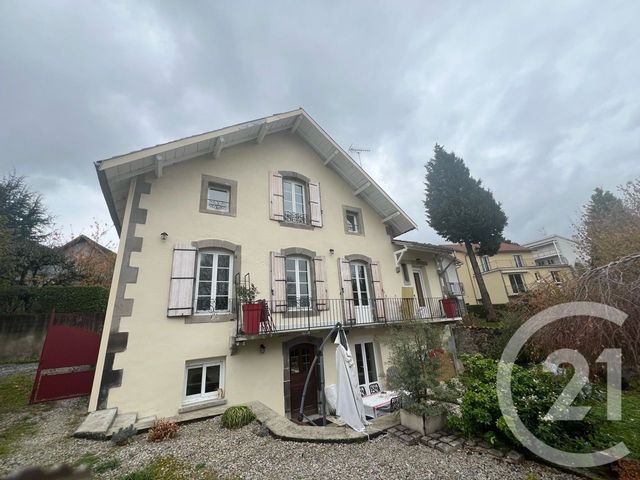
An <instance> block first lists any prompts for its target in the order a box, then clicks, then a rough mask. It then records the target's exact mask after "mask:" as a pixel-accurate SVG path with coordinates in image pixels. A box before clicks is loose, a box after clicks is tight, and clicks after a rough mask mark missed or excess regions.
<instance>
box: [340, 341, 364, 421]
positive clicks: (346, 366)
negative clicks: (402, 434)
mask: <svg viewBox="0 0 640 480" xmlns="http://www.w3.org/2000/svg"><path fill="white" fill-rule="evenodd" d="M334 343H335V344H337V345H338V347H337V348H336V369H337V383H336V390H337V400H336V415H337V416H338V417H340V418H341V419H342V421H343V422H345V423H346V424H347V425H349V426H350V427H351V428H353V429H354V430H355V431H356V432H362V431H364V427H365V425H368V422H367V418H366V417H365V414H364V405H363V403H362V395H360V387H359V384H358V372H357V369H356V364H355V362H354V360H353V357H352V356H351V350H349V344H348V343H347V339H346V336H345V334H344V331H343V330H342V328H341V329H340V330H338V334H337V335H336V339H335V342H334Z"/></svg>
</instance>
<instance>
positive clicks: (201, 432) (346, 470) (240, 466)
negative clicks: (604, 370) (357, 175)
mask: <svg viewBox="0 0 640 480" xmlns="http://www.w3.org/2000/svg"><path fill="white" fill-rule="evenodd" d="M85 411H86V399H73V400H64V401H59V402H56V403H55V404H53V406H52V407H49V408H47V407H40V408H38V409H36V410H30V411H28V412H27V413H25V414H20V415H15V416H14V418H13V419H12V420H10V421H17V420H18V419H19V418H20V417H21V416H24V415H28V416H29V417H30V418H32V419H34V420H36V422H37V424H38V433H37V434H36V435H33V436H30V437H26V438H23V440H22V442H21V445H20V448H19V449H18V451H17V452H15V453H14V454H12V455H11V456H10V457H8V458H4V459H0V476H3V475H6V474H7V473H10V472H11V471H14V470H16V469H19V468H23V467H25V466H30V465H35V464H39V465H52V464H58V463H62V462H67V463H72V462H74V461H76V460H77V459H78V458H80V457H81V456H82V455H83V454H86V453H93V454H96V455H99V456H100V457H101V459H103V460H108V459H113V458H115V459H118V460H119V461H120V466H119V467H118V468H116V469H114V470H111V471H108V472H106V473H103V474H102V476H101V477H99V478H105V479H115V478H118V477H119V476H121V475H123V474H124V473H128V472H130V471H133V470H136V469H138V468H140V467H142V466H144V465H146V464H147V463H149V462H150V461H151V460H152V459H153V458H155V457H157V456H163V455H173V456H175V457H176V458H178V459H181V460H183V461H185V462H187V463H190V464H192V465H197V464H202V463H204V464H206V466H207V467H209V468H212V469H214V470H215V471H217V472H218V473H219V474H220V475H221V476H222V477H223V478H226V477H232V478H245V479H258V478H278V479H288V478H318V477H322V478H331V477H337V476H338V475H339V476H341V477H342V478H345V479H352V478H353V479H360V478H367V479H378V478H380V479H385V480H392V479H406V478H421V479H461V480H462V479H465V480H466V479H496V480H511V479H513V480H524V479H526V477H527V475H528V474H529V473H531V472H533V473H535V475H537V477H534V478H539V479H565V478H577V477H573V476H571V475H568V474H566V473H563V472H560V471H558V470H553V469H551V468H548V467H545V466H542V465H539V464H536V463H533V462H527V461H525V462H523V463H521V464H517V465H512V464H508V463H505V462H502V461H499V460H496V459H494V458H493V457H490V456H488V455H482V454H477V453H470V452H466V451H457V452H454V453H453V454H443V453H441V452H438V451H436V450H433V449H430V448H427V447H425V446H423V445H416V446H413V447H409V446H405V445H403V444H402V443H400V441H398V440H397V439H396V438H394V437H392V436H391V435H388V436H387V435H385V436H382V437H379V438H377V439H375V440H372V441H370V442H366V443H359V444H311V443H294V442H285V441H280V440H276V439H273V438H271V437H270V436H260V435H258V432H259V430H260V427H259V425H258V424H257V423H254V424H251V425H249V426H247V427H244V428H242V429H239V430H236V431H228V430H224V429H222V428H221V427H220V421H219V419H217V418H215V419H209V420H205V421H200V422H195V423H191V424H188V425H183V426H181V428H180V435H179V437H178V438H176V439H173V440H168V441H165V442H162V443H148V442H147V441H146V436H145V435H138V436H137V437H136V438H135V440H134V441H133V443H131V444H129V445H127V446H124V447H112V446H111V444H110V443H109V442H97V441H92V440H79V439H74V438H71V437H69V435H70V434H71V432H72V431H73V429H74V428H75V427H76V426H77V425H78V424H79V423H80V421H81V419H82V418H83V416H84V412H85ZM3 424H4V425H3ZM6 425H7V419H6V418H5V419H4V421H2V422H0V429H1V428H3V427H6Z"/></svg>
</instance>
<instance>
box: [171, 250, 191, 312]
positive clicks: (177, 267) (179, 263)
mask: <svg viewBox="0 0 640 480" xmlns="http://www.w3.org/2000/svg"><path fill="white" fill-rule="evenodd" d="M195 269H196V249H195V248H193V247H192V246H190V245H176V246H175V247H174V248H173V264H172V266H171V283H170V285H169V306H168V308H167V316H169V317H184V316H188V315H191V314H192V313H193V286H194V281H195Z"/></svg>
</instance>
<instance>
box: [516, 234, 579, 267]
mask: <svg viewBox="0 0 640 480" xmlns="http://www.w3.org/2000/svg"><path fill="white" fill-rule="evenodd" d="M523 246H525V247H527V248H529V249H531V251H532V254H533V259H534V261H535V262H536V265H571V266H572V267H575V266H576V264H577V263H579V255H578V245H577V244H576V242H574V241H573V240H571V239H569V238H566V237H562V236H560V235H549V236H547V237H544V238H541V239H540V240H534V241H532V242H529V243H525V244H523Z"/></svg>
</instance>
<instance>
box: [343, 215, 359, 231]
mask: <svg viewBox="0 0 640 480" xmlns="http://www.w3.org/2000/svg"><path fill="white" fill-rule="evenodd" d="M358 216H359V215H358V212H354V211H352V210H347V212H346V214H345V220H346V222H347V232H349V233H359V232H360V220H359V219H358Z"/></svg>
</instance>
